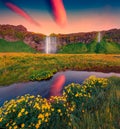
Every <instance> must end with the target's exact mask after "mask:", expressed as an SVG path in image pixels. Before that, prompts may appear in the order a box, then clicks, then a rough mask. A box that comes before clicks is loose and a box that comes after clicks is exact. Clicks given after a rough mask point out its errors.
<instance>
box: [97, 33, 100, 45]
mask: <svg viewBox="0 0 120 129" xmlns="http://www.w3.org/2000/svg"><path fill="white" fill-rule="evenodd" d="M97 40H98V43H100V41H101V33H100V32H98V38H97Z"/></svg>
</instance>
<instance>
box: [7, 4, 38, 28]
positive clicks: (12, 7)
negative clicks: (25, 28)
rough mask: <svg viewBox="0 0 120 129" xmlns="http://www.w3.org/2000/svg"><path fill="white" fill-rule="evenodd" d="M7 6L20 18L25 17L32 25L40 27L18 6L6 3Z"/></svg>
mask: <svg viewBox="0 0 120 129" xmlns="http://www.w3.org/2000/svg"><path fill="white" fill-rule="evenodd" d="M5 5H6V6H7V7H8V8H9V9H11V10H12V11H13V12H15V13H17V14H19V15H20V16H22V17H24V18H25V19H26V20H27V21H29V22H30V23H32V24H34V25H36V26H40V24H39V23H37V22H36V21H34V20H33V19H32V18H31V17H30V16H29V15H28V14H27V13H26V12H25V11H24V10H22V9H21V8H19V7H18V6H16V5H14V4H13V3H10V2H6V3H5Z"/></svg>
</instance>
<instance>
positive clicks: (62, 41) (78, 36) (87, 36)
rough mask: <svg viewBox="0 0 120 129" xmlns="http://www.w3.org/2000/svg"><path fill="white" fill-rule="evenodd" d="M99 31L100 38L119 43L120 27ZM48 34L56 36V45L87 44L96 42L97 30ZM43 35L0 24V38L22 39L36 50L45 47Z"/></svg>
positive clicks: (11, 40) (21, 27) (12, 40)
mask: <svg viewBox="0 0 120 129" xmlns="http://www.w3.org/2000/svg"><path fill="white" fill-rule="evenodd" d="M100 33H101V38H102V39H104V40H105V41H107V42H115V43H119V44H120V29H112V30H108V31H101V32H100ZM50 36H55V37H57V44H58V47H61V46H63V45H66V44H70V43H85V44H89V43H91V42H92V41H95V40H96V42H97V37H98V32H95V31H94V32H87V33H73V34H51V35H50ZM45 37H46V35H44V34H39V33H33V32H29V31H27V29H26V28H25V27H24V26H22V25H18V26H14V25H0V38H2V39H5V40H7V41H10V42H14V41H19V40H22V41H24V42H25V43H26V44H28V45H30V46H31V47H32V48H34V49H36V50H38V51H42V50H44V49H45Z"/></svg>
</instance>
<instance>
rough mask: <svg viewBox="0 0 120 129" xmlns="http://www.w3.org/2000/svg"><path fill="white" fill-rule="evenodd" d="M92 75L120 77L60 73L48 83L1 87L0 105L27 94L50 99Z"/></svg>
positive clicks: (70, 72)
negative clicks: (65, 88)
mask: <svg viewBox="0 0 120 129" xmlns="http://www.w3.org/2000/svg"><path fill="white" fill-rule="evenodd" d="M91 75H95V76H97V77H110V76H118V77H120V74H117V73H102V72H86V71H66V72H58V73H56V74H55V75H54V77H53V78H52V79H50V80H47V81H40V82H37V81H36V82H26V83H15V84H12V85H10V86H6V87H0V105H2V104H3V103H4V101H6V100H10V99H13V98H16V97H17V96H21V95H25V94H31V95H41V96H42V97H46V98H48V97H49V95H61V90H62V88H63V87H64V86H66V85H68V84H70V83H73V82H74V83H80V84H81V83H82V82H83V81H84V80H85V79H86V78H88V77H89V76H91Z"/></svg>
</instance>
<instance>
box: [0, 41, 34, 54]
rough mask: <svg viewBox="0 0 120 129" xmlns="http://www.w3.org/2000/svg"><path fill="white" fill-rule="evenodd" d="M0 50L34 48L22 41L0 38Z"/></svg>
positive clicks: (29, 49)
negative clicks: (9, 40)
mask: <svg viewBox="0 0 120 129" xmlns="http://www.w3.org/2000/svg"><path fill="white" fill-rule="evenodd" d="M0 52H35V50H34V49H33V48H31V47H30V46H28V45H27V44H25V43H24V42H22V41H17V42H8V41H5V40H4V39H0Z"/></svg>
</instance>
